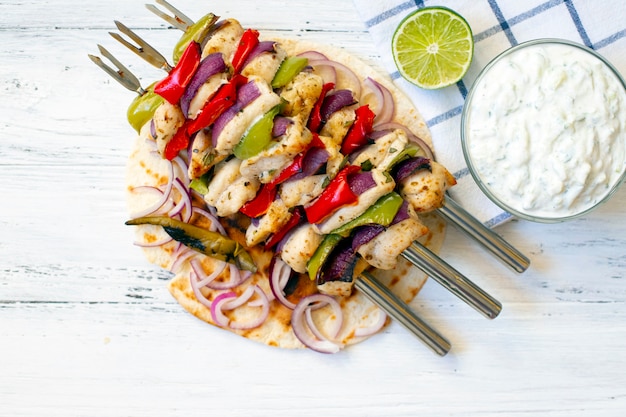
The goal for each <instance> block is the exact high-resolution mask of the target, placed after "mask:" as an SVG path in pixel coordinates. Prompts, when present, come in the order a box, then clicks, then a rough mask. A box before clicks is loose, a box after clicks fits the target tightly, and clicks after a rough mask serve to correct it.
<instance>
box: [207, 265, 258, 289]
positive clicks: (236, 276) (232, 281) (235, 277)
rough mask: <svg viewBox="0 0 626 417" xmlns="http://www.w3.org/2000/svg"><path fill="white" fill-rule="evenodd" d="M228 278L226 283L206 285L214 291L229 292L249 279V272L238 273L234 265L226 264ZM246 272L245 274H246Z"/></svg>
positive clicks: (217, 282)
mask: <svg viewBox="0 0 626 417" xmlns="http://www.w3.org/2000/svg"><path fill="white" fill-rule="evenodd" d="M228 268H229V273H230V275H229V277H228V280H227V281H215V280H214V281H211V282H209V283H208V284H207V287H209V288H211V289H214V290H229V289H231V288H235V287H237V286H239V285H241V284H243V283H244V282H246V280H247V279H248V278H250V276H251V274H250V271H245V272H244V271H240V270H239V269H237V266H235V265H234V264H231V263H228ZM246 272H247V273H246Z"/></svg>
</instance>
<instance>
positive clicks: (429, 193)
mask: <svg viewBox="0 0 626 417" xmlns="http://www.w3.org/2000/svg"><path fill="white" fill-rule="evenodd" d="M430 166H431V169H430V170H428V169H422V170H420V171H418V172H416V173H415V174H413V175H410V176H408V177H407V178H405V179H404V180H403V181H402V182H401V183H400V185H399V187H398V188H399V191H400V194H401V195H402V197H404V199H405V200H406V201H408V202H409V204H411V206H412V207H413V208H414V209H415V211H416V212H418V213H426V212H429V211H432V210H435V209H438V208H440V207H442V206H443V205H444V202H445V192H446V190H447V189H448V188H450V187H452V186H453V185H454V184H456V179H455V178H454V177H453V176H452V174H450V172H448V170H447V169H446V168H445V167H444V166H443V165H441V164H439V163H437V162H435V161H431V162H430Z"/></svg>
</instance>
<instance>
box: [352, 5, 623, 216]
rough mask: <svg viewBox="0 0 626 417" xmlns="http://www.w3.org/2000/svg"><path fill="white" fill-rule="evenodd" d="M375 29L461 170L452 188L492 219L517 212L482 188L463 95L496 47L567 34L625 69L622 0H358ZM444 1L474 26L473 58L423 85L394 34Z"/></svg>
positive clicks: (443, 154)
mask: <svg viewBox="0 0 626 417" xmlns="http://www.w3.org/2000/svg"><path fill="white" fill-rule="evenodd" d="M353 1H354V4H355V6H356V8H357V9H358V11H359V13H360V15H361V17H362V19H363V22H364V24H365V26H366V28H367V29H368V31H369V33H370V34H371V36H372V38H373V40H374V42H375V44H376V46H377V50H378V52H379V54H380V55H381V59H382V63H383V66H384V67H385V68H386V69H387V71H389V74H390V76H391V78H392V79H393V80H394V82H395V83H396V85H397V86H398V87H400V89H402V90H403V91H404V92H405V93H406V94H407V95H408V96H409V97H410V98H411V100H413V102H414V104H415V105H416V107H417V108H418V109H419V110H420V112H421V113H422V115H423V116H424V118H425V120H426V121H427V123H428V126H429V128H430V130H431V133H432V136H433V142H434V146H435V152H436V154H437V159H438V160H439V161H440V162H441V163H443V164H444V165H445V166H446V167H447V168H448V169H449V170H450V171H451V172H452V173H453V174H454V176H455V177H456V178H457V181H458V184H457V185H456V186H455V187H453V188H452V189H451V190H450V195H451V196H452V198H454V199H455V200H456V201H457V202H458V203H459V204H460V205H461V206H463V207H464V208H465V209H466V210H467V211H468V212H470V213H471V214H473V215H474V216H475V217H476V218H478V219H479V220H480V221H482V222H483V223H485V224H486V225H487V226H489V227H493V226H497V225H498V224H501V223H503V222H505V221H507V220H508V219H510V218H511V215H510V214H509V213H506V212H504V211H503V210H502V209H500V208H499V207H498V206H496V205H495V204H493V203H492V202H491V201H490V200H489V199H488V198H487V197H486V196H485V195H484V194H483V193H482V192H481V191H480V189H479V188H478V186H477V185H476V183H475V182H474V180H473V178H472V177H471V175H470V174H469V172H468V170H467V165H466V164H465V159H464V157H463V151H462V148H461V141H460V122H461V110H462V107H463V102H464V99H465V96H466V95H467V92H468V90H469V89H470V87H471V86H472V83H473V82H474V80H475V79H476V77H477V76H478V74H479V72H480V71H481V70H482V69H483V68H484V67H485V66H486V65H487V63H488V62H489V61H490V60H491V59H493V58H494V57H495V56H496V55H498V54H499V53H501V52H503V51H504V50H506V49H508V48H509V47H511V46H514V45H516V44H518V43H521V42H524V41H528V40H532V39H537V38H561V39H569V40H571V41H574V42H578V43H581V44H584V45H586V46H588V47H591V48H593V49H595V50H597V51H598V52H600V53H601V54H602V55H603V56H604V57H606V58H607V59H608V60H609V61H610V62H611V63H612V64H613V65H614V66H615V67H616V68H617V69H618V71H620V72H621V73H622V74H626V53H625V52H624V51H626V8H625V7H624V3H623V1H622V0H602V1H592V0H547V1H546V0H525V1H519V0H447V1H440V2H436V1H417V0H413V1H407V0H353ZM438 5H441V6H445V7H448V8H450V9H453V10H455V11H456V12H457V13H459V14H460V15H461V16H463V17H464V18H465V19H466V20H467V21H468V23H469V25H470V26H471V28H472V32H473V34H474V59H473V61H472V65H471V67H470V69H469V71H468V73H467V74H466V76H465V77H464V78H463V79H462V80H461V81H460V82H459V83H457V84H456V85H453V86H450V87H446V88H444V89H440V90H434V91H427V90H422V89H420V88H418V87H416V86H414V85H413V84H411V83H409V82H408V81H406V80H404V79H403V78H402V77H401V76H400V74H399V72H398V70H397V68H396V66H395V64H394V61H393V57H392V56H391V38H392V35H393V33H394V31H395V29H396V27H397V26H398V24H399V23H400V21H401V20H402V19H403V18H404V17H406V16H407V15H408V14H409V13H411V12H413V11H414V10H417V9H418V8H422V7H424V6H438Z"/></svg>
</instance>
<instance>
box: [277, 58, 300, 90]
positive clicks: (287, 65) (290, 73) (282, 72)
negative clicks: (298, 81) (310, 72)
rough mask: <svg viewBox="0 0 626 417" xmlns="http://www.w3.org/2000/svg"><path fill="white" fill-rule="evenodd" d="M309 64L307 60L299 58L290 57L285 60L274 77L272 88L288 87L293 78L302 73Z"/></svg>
mask: <svg viewBox="0 0 626 417" xmlns="http://www.w3.org/2000/svg"><path fill="white" fill-rule="evenodd" d="M308 64H309V60H308V59H307V58H303V57H299V56H290V57H287V58H285V60H283V62H282V63H281V64H280V67H278V71H277V72H276V74H275V75H274V79H273V80H272V88H280V87H284V86H285V85H287V83H288V82H289V81H291V80H293V77H295V76H296V75H298V73H299V72H300V71H302V70H303V69H304V67H306V66H307V65H308Z"/></svg>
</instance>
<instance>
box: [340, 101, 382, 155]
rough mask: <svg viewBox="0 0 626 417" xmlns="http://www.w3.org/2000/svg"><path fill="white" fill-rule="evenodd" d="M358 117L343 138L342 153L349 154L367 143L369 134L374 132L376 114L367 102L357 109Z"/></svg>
mask: <svg viewBox="0 0 626 417" xmlns="http://www.w3.org/2000/svg"><path fill="white" fill-rule="evenodd" d="M355 115H356V118H355V119H354V123H353V124H352V126H351V127H350V130H349V131H348V133H347V134H346V137H345V138H344V139H343V143H342V145H341V153H342V154H344V155H348V154H350V153H352V152H354V151H356V150H357V149H359V148H360V147H362V146H363V145H365V144H366V143H367V135H368V134H370V133H371V132H372V126H373V125H374V118H375V117H376V115H375V114H374V112H373V111H372V110H371V109H370V107H369V106H368V105H367V104H366V105H364V106H361V107H359V108H358V109H356V110H355Z"/></svg>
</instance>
